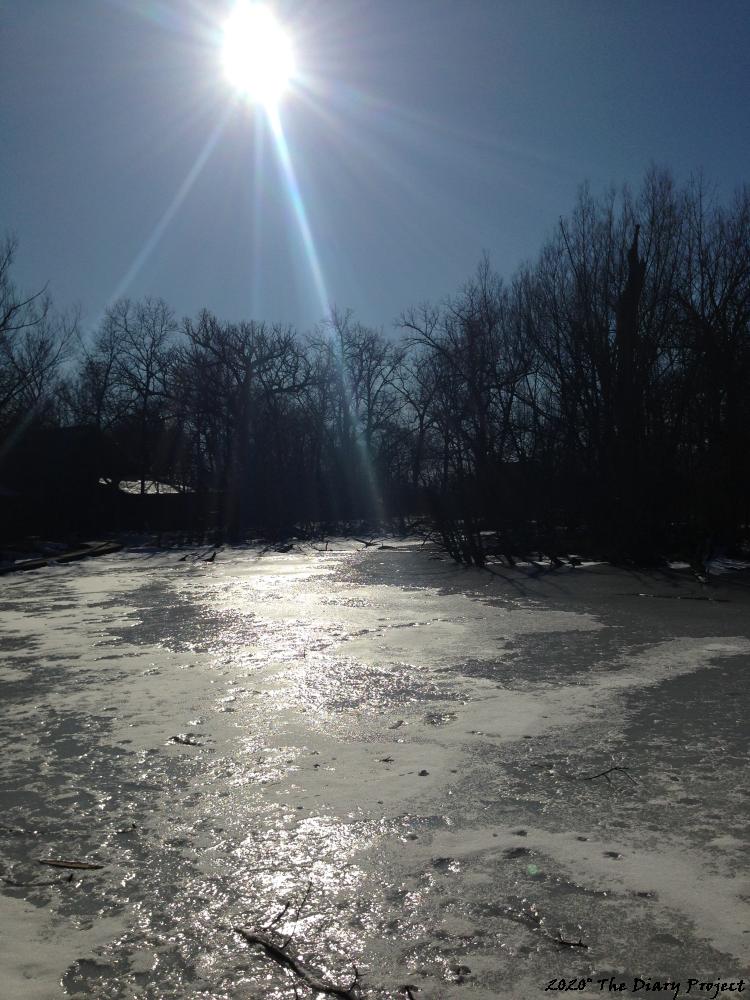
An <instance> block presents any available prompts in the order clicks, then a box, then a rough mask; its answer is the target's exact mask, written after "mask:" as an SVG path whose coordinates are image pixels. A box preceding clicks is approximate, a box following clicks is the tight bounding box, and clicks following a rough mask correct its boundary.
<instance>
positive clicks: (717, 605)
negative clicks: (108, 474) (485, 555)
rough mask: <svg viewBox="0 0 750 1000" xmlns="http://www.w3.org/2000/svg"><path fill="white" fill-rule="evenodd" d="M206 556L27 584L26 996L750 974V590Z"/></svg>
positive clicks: (9, 715) (19, 632) (17, 790)
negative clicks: (316, 981)
mask: <svg viewBox="0 0 750 1000" xmlns="http://www.w3.org/2000/svg"><path fill="white" fill-rule="evenodd" d="M201 555H202V553H201V552H200V551H198V550H194V551H190V552H186V551H185V550H183V551H178V552H174V551H173V552H167V553H165V552H155V551H146V550H143V551H132V552H126V553H121V554H118V555H116V556H109V557H105V558H102V559H98V560H91V561H89V562H86V563H76V564H71V565H68V566H65V567H62V566H61V567H58V568H50V569H44V570H40V571H35V572H32V573H26V574H19V575H17V576H15V577H8V578H6V579H5V580H3V581H2V584H1V587H2V590H1V591H0V629H1V633H0V643H1V648H2V651H3V656H2V660H0V684H1V685H2V701H1V702H0V743H1V745H2V746H3V753H2V755H1V756H0V805H1V806H2V811H1V812H0V852H1V853H0V865H1V874H2V876H3V882H2V883H0V981H2V982H3V983H4V984H5V985H4V987H3V995H4V996H8V997H9V998H13V1000H27V998H29V1000H53V998H57V997H64V996H79V997H92V998H96V1000H114V998H148V1000H167V998H183V997H184V998H199V997H200V998H205V1000H209V998H210V1000H250V998H253V1000H256V998H257V1000H282V998H285V1000H286V998H292V997H294V996H295V995H298V996H299V997H311V996H312V995H313V993H312V991H311V989H310V988H309V987H308V986H307V985H305V982H304V980H303V979H302V978H301V977H300V976H299V975H297V974H296V973H295V972H294V971H293V970H291V969H290V968H288V967H284V966H283V964H282V963H280V962H279V961H276V960H275V959H274V957H273V956H272V955H269V954H268V953H267V952H265V951H264V950H263V948H262V947H261V946H259V945H257V944H256V945H252V944H248V942H247V941H246V940H244V939H243V938H242V937H241V936H240V935H239V934H238V933H237V932H236V930H235V929H234V928H237V927H241V928H244V929H246V930H247V931H248V932H249V933H258V934H264V935H266V936H267V937H268V938H269V939H270V940H272V941H273V942H275V943H276V944H277V945H278V946H279V947H281V948H282V949H283V950H284V951H285V952H286V953H288V954H290V955H292V956H294V958H295V959H296V960H298V961H299V963H301V965H303V966H304V967H306V968H307V969H309V970H310V971H311V972H312V973H314V974H315V976H317V977H318V978H321V979H323V980H325V981H326V982H327V983H329V984H335V985H336V986H338V987H339V988H340V990H341V991H342V994H341V995H343V991H344V990H346V989H351V991H352V993H353V994H354V995H358V994H359V993H361V995H362V996H363V997H372V998H386V997H393V998H398V997H402V998H403V997H409V996H411V997H413V998H420V1000H422V998H425V1000H426V998H429V1000H452V998H459V997H470V998H474V1000H484V998H491V997H510V998H518V1000H526V998H530V997H536V996H542V995H543V994H544V992H545V987H547V986H548V984H549V982H550V981H551V980H552V979H555V980H557V979H559V978H561V977H565V978H566V979H572V978H574V977H576V978H577V979H578V977H580V978H581V979H582V980H583V984H582V990H583V992H584V993H585V994H586V995H588V994H589V993H591V994H594V993H596V994H597V995H600V994H601V993H602V992H607V994H608V992H609V987H608V985H607V986H605V987H604V990H603V991H602V989H600V986H599V985H598V983H597V981H598V980H602V979H606V980H607V982H609V977H613V979H614V981H615V982H616V983H621V982H624V983H626V984H627V986H626V990H627V992H628V993H630V992H632V987H633V984H634V982H635V981H636V977H640V980H641V981H644V982H645V983H647V984H648V986H649V987H652V989H647V988H646V986H644V987H642V988H641V990H642V992H641V995H644V994H645V995H649V996H650V995H652V992H654V991H656V986H657V985H660V984H662V983H665V982H669V983H672V984H675V983H677V982H681V990H679V991H678V990H677V989H674V988H672V987H670V990H669V992H667V994H666V995H668V996H675V995H680V996H682V995H688V994H687V987H688V980H689V978H691V977H692V978H697V979H700V980H704V981H714V982H715V981H716V980H725V981H734V982H735V983H736V982H737V981H738V980H739V978H740V977H741V976H742V975H743V974H744V975H745V978H746V979H747V974H748V962H747V956H748V954H750V878H749V877H748V872H749V871H750V868H749V866H748V853H749V852H748V845H749V844H750V837H749V835H748V815H749V814H750V792H749V790H748V786H747V765H748V722H747V720H748V706H749V705H750V684H749V683H748V667H749V665H750V614H748V610H749V608H750V603H749V601H748V589H747V586H746V585H742V584H740V583H739V582H737V579H736V578H735V577H731V576H727V577H722V578H721V580H720V581H719V583H718V584H717V585H716V586H712V587H710V588H702V587H701V585H700V584H699V583H698V582H697V581H696V580H695V579H694V578H693V577H692V576H691V575H690V574H689V573H685V572H678V571H675V572H665V573H656V572H654V573H649V574H638V573H627V572H623V571H618V570H614V569H612V568H610V567H607V566H592V567H579V568H576V569H570V568H564V569H560V570H556V571H554V572H545V571H543V570H541V569H540V568H539V567H535V566H529V567H521V568H518V569H515V570H498V572H497V575H493V574H490V573H487V572H481V571H473V570H472V571H469V570H462V569H460V568H458V567H456V566H455V565H453V564H452V563H450V562H448V561H446V560H445V559H442V558H439V557H438V556H437V555H436V554H435V553H434V552H431V551H430V550H428V549H421V548H420V547H419V546H417V545H416V544H398V543H394V545H393V548H387V549H376V548H370V549H367V550H363V549H362V547H361V546H359V545H356V544H355V543H339V544H336V545H330V546H329V547H328V548H327V549H325V548H324V547H323V546H318V547H310V546H305V547H302V548H299V549H297V550H295V551H292V552H288V553H276V552H267V553H264V554H261V553H259V551H256V550H253V549H234V550H222V551H220V552H219V554H218V556H217V557H216V559H215V561H213V562H206V561H203V559H202V558H201ZM183 557H185V558H183ZM175 737H176V739H175ZM610 769H613V770H611V771H610ZM605 771H609V773H607V774H603V773H602V772H605ZM597 775H598V776H597ZM40 859H44V860H67V861H71V860H73V861H77V862H80V863H87V864H90V865H98V866H101V867H97V868H89V869H81V868H56V867H50V866H43V865H40V864H39V861H40ZM584 945H586V946H587V947H583V946H584ZM277 957H278V956H277ZM353 981H354V985H353V986H352V983H353ZM745 988H746V989H748V988H750V987H748V986H747V985H746V987H745ZM696 990H697V987H694V988H693V990H692V993H691V994H689V995H692V996H701V997H711V993H710V992H707V991H704V992H702V993H697V992H696ZM578 992H581V991H578ZM659 992H660V995H662V996H663V995H665V993H664V992H663V991H659ZM331 995H333V994H331ZM721 995H722V996H727V995H730V994H728V993H726V992H725V993H723V994H721Z"/></svg>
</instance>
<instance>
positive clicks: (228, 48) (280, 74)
mask: <svg viewBox="0 0 750 1000" xmlns="http://www.w3.org/2000/svg"><path fill="white" fill-rule="evenodd" d="M222 54H223V61H224V69H225V71H226V74H227V77H228V79H229V81H230V82H231V83H232V84H233V85H234V86H235V87H236V88H237V90H238V91H239V92H240V93H241V94H243V95H244V96H246V97H248V98H249V99H250V100H252V101H256V102H258V103H260V104H263V105H265V106H266V107H274V106H275V105H276V104H277V102H278V100H279V98H280V97H281V95H282V94H283V93H284V91H285V90H286V88H287V86H288V85H289V82H290V80H291V78H292V75H293V74H294V53H293V51H292V45H291V42H290V40H289V38H288V36H287V35H286V33H285V31H284V29H283V28H282V27H281V25H280V24H279V22H278V21H277V20H276V18H275V17H274V14H273V12H272V11H271V10H270V9H269V8H268V7H266V6H264V5H263V4H260V3H253V2H251V0H238V3H237V4H236V5H235V8H234V10H233V11H232V13H231V14H230V16H229V18H228V19H227V21H226V23H225V25H224V43H223V49H222Z"/></svg>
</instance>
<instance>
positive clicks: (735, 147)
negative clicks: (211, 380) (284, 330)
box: [0, 0, 750, 329]
mask: <svg viewBox="0 0 750 1000" xmlns="http://www.w3.org/2000/svg"><path fill="white" fill-rule="evenodd" d="M230 6H231V4H230V2H229V0H226V2H224V0H0V52H1V55H0V93H2V106H1V109H0V135H1V136H2V154H1V155H0V233H1V232H3V231H13V232H15V233H16V235H17V236H18V238H19V240H20V250H19V255H18V266H17V267H16V271H15V274H16V278H17V280H18V282H19V284H21V285H23V286H25V287H27V288H36V287H38V286H39V285H41V284H43V283H44V282H47V281H48V282H49V284H50V289H51V292H52V294H53V296H54V298H55V301H56V302H57V303H58V304H59V305H61V306H64V305H70V304H73V303H80V305H81V306H82V308H83V313H84V318H85V319H86V320H87V321H88V322H89V323H91V322H93V321H94V320H95V319H96V317H97V316H98V315H100V314H101V310H102V309H103V308H104V306H105V305H106V304H107V302H109V301H111V299H112V297H113V296H115V295H117V294H118V293H122V292H126V293H127V294H129V295H131V296H134V297H140V296H142V295H145V294H152V295H160V296H162V297H164V298H165V299H166V300H167V301H168V302H169V303H170V304H172V305H173V307H174V308H175V310H176V311H177V312H178V314H179V315H184V314H193V313H195V312H196V311H197V310H198V309H199V308H201V307H203V306H208V307H209V308H211V309H212V310H214V311H215V312H216V313H217V314H218V315H219V316H221V317H223V318H226V319H239V318H255V319H269V320H280V321H283V322H290V323H293V324H294V325H296V326H297V327H299V328H300V329H309V328H311V327H312V325H313V324H314V323H315V322H316V321H317V320H318V319H319V318H320V317H321V313H322V310H323V305H322V303H321V294H320V289H319V286H318V287H316V282H315V280H314V273H313V268H312V267H311V261H310V250H311V247H310V246H309V245H307V246H306V245H305V241H304V239H303V234H302V231H301V228H300V217H299V214H298V212H295V208H294V202H293V198H292V196H291V192H290V189H289V184H288V176H287V175H285V173H284V170H283V168H282V167H281V166H280V163H279V158H278V155H277V152H276V150H275V147H274V144H273V140H272V138H271V136H270V134H269V130H268V128H267V127H266V125H265V124H264V121H263V116H262V114H260V113H255V112H253V111H252V110H250V109H248V108H247V107H246V106H242V105H238V103H237V100H236V96H235V95H233V94H232V92H231V90H230V88H229V87H228V85H227V83H226V81H225V78H224V75H223V72H222V66H221V59H220V52H219V45H218V40H219V37H220V25H221V24H222V22H223V20H224V18H225V17H226V14H227V12H228V8H229V7H230ZM275 9H276V11H277V13H278V15H279V17H280V18H281V19H282V20H284V21H285V23H286V24H287V25H288V27H289V30H290V32H291V33H292V35H293V37H294V44H295V50H296V53H297V60H298V63H299V66H300V72H301V74H302V75H303V77H304V80H303V81H302V82H303V83H304V88H303V87H302V85H300V88H299V89H300V90H304V93H300V94H294V93H292V94H290V95H289V96H288V98H287V99H286V100H285V101H284V103H283V106H282V108H281V120H282V125H283V129H284V134H285V136H286V140H287V143H288V149H289V156H290V161H291V163H292V166H293V169H294V171H295V173H296V178H297V182H298V190H299V195H300V201H301V204H302V205H303V206H304V212H305V213H306V217H307V221H308V223H309V232H310V234H311V236H312V240H313V244H314V248H315V253H316V255H317V259H318V263H319V268H320V274H321V275H322V278H323V282H324V286H325V295H326V297H327V298H328V299H329V300H330V301H331V302H335V303H337V304H338V305H339V306H341V307H351V308H353V309H354V310H355V312H356V314H357V316H358V318H359V319H361V320H362V321H363V322H365V323H370V324H373V325H381V324H382V325H384V326H385V327H386V328H389V327H390V325H391V322H392V320H393V319H394V318H395V317H396V316H397V315H398V313H399V312H400V311H401V310H402V309H403V308H405V307H407V306H409V305H411V304H416V303H418V302H420V301H423V300H425V299H437V298H441V297H442V296H443V295H445V294H447V293H451V292H453V291H454V290H456V288H457V287H458V286H460V284H461V283H462V282H463V281H464V280H465V279H466V278H467V277H468V276H469V275H470V274H471V272H472V271H473V270H474V267H475V265H476V263H477V261H478V259H479V257H480V255H481V253H482V251H483V250H487V251H489V253H490V255H491V257H492V260H493V262H494V264H495V265H496V267H497V268H498V269H499V270H500V271H501V272H503V273H507V274H510V273H511V272H512V271H513V270H514V269H515V267H516V265H517V264H518V263H519V262H520V261H521V260H522V259H524V258H527V257H530V256H533V255H534V254H535V253H536V251H537V250H538V248H539V247H540V245H541V243H542V242H543V240H544V239H545V238H546V236H547V235H548V234H549V233H550V231H551V230H552V228H553V227H554V226H555V225H556V221H557V219H558V217H559V216H560V215H561V214H564V213H566V212H568V211H569V210H570V208H571V207H572V205H573V202H574V199H575V196H576V191H577V189H578V186H579V185H580V183H581V182H582V181H584V180H588V181H590V182H591V185H592V186H593V188H594V190H602V189H603V188H605V187H606V186H608V185H609V184H610V183H612V182H614V183H617V184H619V183H620V182H623V181H628V182H630V183H631V184H633V185H634V186H637V184H638V182H639V180H640V178H641V177H642V175H643V173H644V171H645V170H646V168H647V167H648V166H649V164H651V163H656V164H657V165H663V166H670V167H672V168H673V170H674V172H675V174H676V175H677V177H678V178H685V177H686V176H687V175H688V174H690V173H691V172H695V171H698V170H702V171H703V172H704V173H705V175H706V177H707V179H709V180H711V181H713V182H714V183H715V184H716V185H717V187H718V189H719V192H720V194H721V195H730V194H731V192H732V190H733V189H734V188H735V187H736V186H738V185H739V184H740V183H742V182H745V181H748V180H750V170H748V154H750V113H749V110H748V109H750V55H749V53H750V4H748V3H747V2H746V0H736V2H735V0H714V2H708V0H705V2H694V0H680V2H676V0H675V2H671V0H648V2H646V0H617V2H614V0H612V2H609V0H453V2H449V0H284V2H281V0H280V2H279V3H277V4H275ZM207 144H208V145H207ZM201 154H203V155H202V156H201ZM191 181H192V183H190V182H191ZM180 192H181V193H182V195H183V197H182V199H181V200H180V199H179V197H178V193H180ZM170 206H171V211H170ZM165 213H166V214H165ZM160 222H161V224H160Z"/></svg>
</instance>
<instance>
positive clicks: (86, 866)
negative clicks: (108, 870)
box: [39, 858, 104, 871]
mask: <svg viewBox="0 0 750 1000" xmlns="http://www.w3.org/2000/svg"><path fill="white" fill-rule="evenodd" d="M39 864H40V865H49V867H50V868H76V869H80V870H81V871H94V870H96V869H98V868H103V867H104V865H97V864H92V863H91V862H90V861H59V860H58V859H57V858H39Z"/></svg>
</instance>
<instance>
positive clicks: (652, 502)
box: [0, 169, 750, 563]
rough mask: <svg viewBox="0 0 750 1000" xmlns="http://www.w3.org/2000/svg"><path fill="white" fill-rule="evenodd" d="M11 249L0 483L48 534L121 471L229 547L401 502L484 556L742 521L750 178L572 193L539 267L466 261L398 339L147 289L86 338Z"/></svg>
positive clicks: (381, 515) (623, 550)
mask: <svg viewBox="0 0 750 1000" xmlns="http://www.w3.org/2000/svg"><path fill="white" fill-rule="evenodd" d="M15 251H16V247H15V244H14V243H13V242H12V241H11V240H8V241H6V244H5V246H4V249H3V251H2V253H1V254H0V488H2V489H3V492H4V494H5V500H6V502H7V503H11V502H12V498H13V497H15V498H16V499H17V498H19V497H25V498H27V499H28V498H30V497H35V498H36V500H37V501H38V502H37V504H36V506H35V507H34V510H35V517H37V518H38V519H40V520H41V522H42V523H40V524H39V526H38V530H39V531H41V532H43V531H45V530H47V528H46V525H45V523H44V521H45V519H51V518H52V512H53V511H59V510H60V509H61V508H62V507H65V504H66V503H67V504H68V506H69V507H71V508H74V509H75V511H76V512H77V517H78V520H79V522H80V521H81V520H85V518H86V517H87V516H90V517H93V516H94V511H99V514H98V515H97V516H99V517H101V511H102V510H104V511H106V510H107V507H106V502H105V501H104V500H103V499H102V497H103V495H104V494H105V493H106V490H107V489H108V488H109V489H111V490H116V487H117V484H118V483H121V482H124V481H129V482H135V483H137V484H139V485H138V486H137V487H136V490H139V491H140V492H141V493H142V494H143V495H144V496H146V495H147V494H149V491H150V487H149V484H150V483H168V484H171V485H172V486H173V487H176V489H177V490H178V492H179V494H180V495H181V496H182V497H183V500H184V503H183V504H182V506H181V507H178V505H175V506H174V510H175V511H178V510H179V511H180V512H181V513H180V514H179V517H180V518H182V519H183V520H184V519H185V518H188V519H189V520H190V521H191V522H194V525H195V526H196V527H200V528H202V529H205V530H209V529H210V530H214V531H218V532H220V533H222V534H223V535H224V536H225V537H227V538H229V539H235V540H236V539H240V538H243V537H246V536H247V535H248V533H258V532H262V533H265V534H268V535H275V536H282V535H284V534H288V533H290V532H293V531H299V530H301V528H303V527H307V528H309V529H312V528H313V527H314V526H316V525H317V526H320V525H325V524H335V523H340V522H342V521H351V520H353V519H363V520H369V521H372V522H383V521H385V520H386V519H393V518H401V519H403V518H405V517H412V516H419V517H422V518H424V519H425V520H428V521H429V523H430V524H431V525H432V526H433V528H434V529H435V530H436V531H438V532H439V533H440V535H441V537H442V539H443V542H444V544H445V545H446V546H447V547H448V548H449V549H450V550H451V552H452V553H453V554H454V555H455V556H456V558H459V559H462V560H464V561H468V562H478V563H481V562H482V561H483V559H484V554H485V550H486V547H487V538H488V532H494V533H496V534H497V538H498V539H499V540H500V541H499V543H500V544H501V546H502V547H503V550H504V551H506V552H508V553H512V552H514V551H515V552H521V551H524V550H528V549H529V548H540V547H546V548H548V549H550V550H552V549H554V548H555V547H556V546H557V547H559V546H560V545H567V546H568V548H569V549H570V548H571V546H572V547H576V546H577V547H578V548H587V549H589V550H591V551H594V550H596V551H600V552H603V553H606V554H608V555H611V556H615V557H617V556H621V557H630V558H638V559H642V558H645V557H647V556H648V555H649V554H653V553H657V552H661V553H663V552H664V551H666V550H667V549H669V550H671V551H675V552H677V551H683V552H688V551H690V552H691V553H696V552H698V551H699V550H700V549H701V547H705V546H710V545H712V544H716V543H722V544H725V545H736V544H738V543H739V542H740V541H741V540H742V539H743V538H744V537H745V534H746V531H747V525H748V523H749V522H750V511H749V510H748V508H749V506H750V503H749V496H750V494H749V487H750V465H749V464H748V461H747V456H748V451H749V448H748V446H749V445H750V393H748V379H749V377H750V323H749V320H750V189H748V188H747V187H744V188H742V189H740V190H739V191H738V192H737V193H736V194H735V196H734V197H733V199H731V200H730V201H729V202H728V203H726V204H722V203H720V202H719V201H718V200H717V199H716V198H715V197H713V196H712V195H711V192H710V190H709V189H708V187H707V185H706V184H705V183H703V182H702V181H691V182H689V183H687V184H685V185H682V186H678V185H677V184H676V183H675V181H674V179H673V178H672V176H671V175H670V173H669V172H666V171H661V170H656V169H653V170H651V171H649V172H648V174H647V175H646V177H645V178H644V181H643V183H642V184H641V187H640V189H639V190H638V191H637V192H636V193H632V192H630V191H629V190H628V189H624V190H620V191H615V190H614V189H613V190H611V191H609V192H607V193H606V194H605V195H603V196H598V197H597V196H594V195H593V194H592V193H591V191H590V190H589V189H588V188H586V187H584V188H582V190H581V191H580V194H579V197H578V200H577V202H576V204H575V206H574V208H573V211H572V212H571V213H570V214H569V215H568V216H567V217H566V218H562V219H560V220H559V224H558V225H557V226H556V227H555V228H554V230H553V232H552V235H551V236H550V238H549V239H548V240H547V242H546V243H545V244H544V246H543V247H542V249H541V251H540V252H539V254H538V256H537V257H536V258H535V259H534V260H531V261H529V262H526V263H524V264H523V265H522V266H521V267H519V268H518V270H517V271H516V273H515V274H514V275H512V276H511V277H510V278H507V279H506V278H503V277H502V276H501V275H499V274H498V273H497V272H496V271H495V269H494V268H493V266H492V264H491V262H490V260H489V259H488V258H486V257H485V258H483V259H482V260H481V261H480V263H479V266H478V267H477V269H476V271H475V272H474V274H473V275H472V276H471V277H470V278H469V280H468V281H467V282H466V283H465V284H464V285H463V287H461V288H460V289H459V290H458V291H457V292H456V293H454V294H451V295H448V296H447V297H446V298H444V299H443V300H442V301H440V302H435V303H424V304H421V305H419V306H415V307H413V308H409V309H407V310H405V311H404V312H403V313H402V315H401V316H400V317H399V319H398V321H397V324H396V329H397V333H396V334H395V335H394V336H387V335H385V334H384V333H383V331H381V330H377V329H373V328H370V327H368V326H366V325H364V324H362V323H361V322H359V321H358V320H357V319H356V318H355V317H354V316H353V315H352V314H351V313H349V312H345V311H341V310H338V309H335V308H334V309H332V310H331V313H330V315H329V316H328V317H327V319H326V320H325V322H323V323H320V324H318V326H317V327H315V328H314V329H313V330H312V331H311V332H307V333H305V334H300V333H298V332H296V331H295V330H293V329H291V328H289V327H287V326H284V325H282V324H274V323H266V322H258V321H252V320H248V321H242V322H227V321H225V320H222V319H220V318H218V317H217V316H216V315H215V314H214V313H212V312H210V311H209V310H203V311H202V312H200V313H199V314H198V315H197V316H195V317H191V318H185V319H183V320H182V321H178V319H177V317H176V316H175V314H174V312H173V310H172V309H171V308H170V307H169V306H168V305H167V304H166V303H165V302H164V301H162V300H161V299H155V298H146V299H144V300H142V301H138V302H135V301H131V300H129V299H122V300H120V301H118V302H116V303H114V304H113V305H112V306H110V307H109V308H108V309H107V310H106V313H105V315H104V316H103V318H102V320H101V322H100V323H99V324H98V327H97V329H96V330H95V331H94V332H93V334H92V335H90V336H89V337H87V338H85V339H84V338H82V337H81V336H80V334H79V332H78V326H79V323H78V320H77V317H76V316H74V315H62V314H60V313H58V312H55V310H54V308H53V305H52V303H51V302H50V301H49V299H48V297H47V296H46V295H45V294H43V293H42V294H39V295H34V296H30V297H24V296H23V295H22V294H21V293H19V291H18V290H17V288H16V287H15V285H14V282H13V280H12V264H13V258H14V253H15ZM103 484H110V485H109V487H108V486H107V485H103ZM151 489H153V487H151ZM66 497H67V498H68V499H67V500H66ZM71 498H72V499H71ZM186 498H189V500H187V499H186ZM102 505H104V506H102ZM32 506H33V505H32ZM25 507H26V509H28V504H25ZM144 509H145V507H144ZM131 510H135V507H132V506H131ZM45 512H46V513H45ZM132 516H133V517H138V516H139V515H138V514H133V515H132ZM175 516H178V515H175ZM105 519H106V516H105ZM179 526H180V527H184V526H185V525H179ZM105 527H106V525H105ZM175 527H178V525H175Z"/></svg>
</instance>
